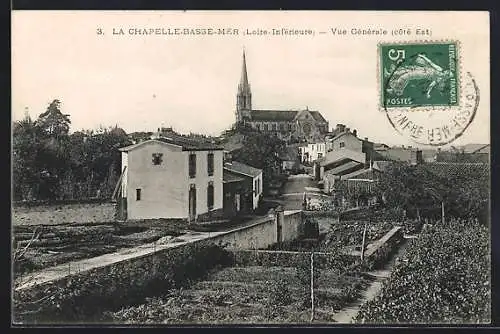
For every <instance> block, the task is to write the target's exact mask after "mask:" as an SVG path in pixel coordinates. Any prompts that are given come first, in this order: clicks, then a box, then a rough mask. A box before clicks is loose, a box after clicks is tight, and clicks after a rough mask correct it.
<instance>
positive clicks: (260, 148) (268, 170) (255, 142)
mask: <svg viewBox="0 0 500 334" xmlns="http://www.w3.org/2000/svg"><path fill="white" fill-rule="evenodd" d="M235 135H239V136H241V135H242V136H243V139H242V142H241V147H240V148H239V149H237V150H235V151H233V153H232V155H233V159H234V160H236V161H239V162H242V163H245V164H248V165H250V166H253V167H255V168H259V169H262V177H263V182H262V183H263V186H264V188H263V190H264V192H267V190H268V189H267V187H268V185H269V184H270V183H271V181H272V180H273V177H275V176H276V175H277V174H279V173H280V171H281V159H280V156H281V155H282V154H284V152H285V150H286V144H285V142H284V141H283V140H281V139H279V138H278V137H276V136H272V135H269V134H265V133H262V132H260V131H258V130H256V129H253V128H252V127H249V126H245V125H238V126H237V127H235V128H234V129H232V130H231V131H227V132H226V134H225V137H226V139H225V141H227V140H229V137H231V136H235ZM223 143H224V141H223V142H222V144H223Z"/></svg>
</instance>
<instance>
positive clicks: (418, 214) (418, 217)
mask: <svg viewBox="0 0 500 334" xmlns="http://www.w3.org/2000/svg"><path fill="white" fill-rule="evenodd" d="M417 219H418V222H419V223H420V210H419V208H417Z"/></svg>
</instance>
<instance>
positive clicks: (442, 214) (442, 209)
mask: <svg viewBox="0 0 500 334" xmlns="http://www.w3.org/2000/svg"><path fill="white" fill-rule="evenodd" d="M441 223H443V224H444V201H443V202H441Z"/></svg>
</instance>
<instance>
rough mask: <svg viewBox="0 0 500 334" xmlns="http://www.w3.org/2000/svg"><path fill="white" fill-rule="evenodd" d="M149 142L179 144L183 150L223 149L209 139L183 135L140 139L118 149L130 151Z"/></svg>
mask: <svg viewBox="0 0 500 334" xmlns="http://www.w3.org/2000/svg"><path fill="white" fill-rule="evenodd" d="M151 142H161V143H167V144H172V145H175V146H180V147H182V150H183V151H216V150H223V148H222V147H221V146H218V145H216V144H214V143H211V142H209V141H201V140H194V139H190V138H185V137H180V136H179V137H172V138H170V137H169V138H164V137H160V138H156V139H150V140H145V141H141V142H140V143H137V144H134V145H130V146H126V147H122V148H120V151H122V152H128V151H131V150H133V149H135V148H137V147H139V146H141V145H144V144H146V143H151Z"/></svg>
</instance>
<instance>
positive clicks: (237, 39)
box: [12, 11, 490, 145]
mask: <svg viewBox="0 0 500 334" xmlns="http://www.w3.org/2000/svg"><path fill="white" fill-rule="evenodd" d="M177 27H179V28H185V27H188V28H197V27H212V28H215V29H217V28H238V29H239V35H237V36H167V35H156V36H137V35H130V34H129V29H130V28H165V29H166V28H177ZM281 27H284V28H296V29H312V30H314V31H315V36H313V37H306V36H281V37H278V36H244V35H242V33H243V31H244V30H246V29H247V28H248V29H256V28H264V29H268V30H270V29H271V28H281ZM336 27H337V28H345V29H347V30H348V31H350V30H351V28H354V27H359V28H375V29H378V28H385V29H387V30H388V31H389V35H388V36H382V37H381V36H364V37H363V36H353V35H347V36H333V35H332V34H331V33H330V32H329V29H330V28H336ZM400 27H405V28H406V27H407V28H411V29H412V31H413V35H412V36H407V37H395V36H391V35H390V31H391V30H393V29H395V28H400ZM98 28H102V29H103V31H104V35H98V34H97V33H96V31H97V29H98ZM120 28H122V29H123V30H124V32H125V35H113V29H115V31H116V32H118V31H119V29H120ZM416 28H422V29H425V28H429V29H431V30H432V36H415V35H414V32H415V29H416ZM319 31H325V32H327V33H326V34H319ZM450 38H451V39H458V40H460V41H461V43H462V58H461V61H462V68H465V69H466V70H468V71H470V72H471V73H472V74H473V76H474V77H475V79H476V81H477V84H478V86H479V87H480V89H481V102H480V106H479V109H478V111H477V115H476V118H475V120H474V122H473V123H472V125H471V126H470V127H469V128H468V130H466V132H465V134H464V135H463V136H462V138H460V139H459V140H457V141H455V143H454V144H455V145H461V144H465V143H489V113H490V109H489V85H490V83H489V22H488V15H487V13H479V12H477V13H464V12H461V13H459V12H448V13H445V12H439V13H424V12H415V13H404V12H399V13H390V12H385V13H375V12H358V13H354V12H211V13H207V12H205V13H203V12H134V13H131V12H97V11H87V12H62V11H59V12H50V11H44V12H36V11H18V12H16V11H14V12H13V13H12V55H13V58H12V87H13V88H12V107H13V110H12V114H13V118H14V120H17V119H20V118H22V117H23V113H24V109H25V107H28V108H29V113H30V115H31V117H32V118H35V117H37V116H38V115H39V114H40V113H41V112H43V111H44V110H45V109H46V107H47V105H48V104H49V102H50V101H51V100H53V99H56V98H57V99H60V100H61V101H62V109H63V112H64V113H67V114H70V115H71V121H72V127H71V129H72V131H76V130H79V129H91V128H97V127H99V125H103V126H114V125H115V124H116V125H118V126H120V127H122V128H123V129H125V131H127V132H132V131H154V130H155V129H156V128H158V127H159V126H162V125H163V126H173V127H174V129H176V130H178V131H180V132H190V131H192V132H198V133H206V134H219V133H220V132H221V131H222V130H224V129H226V128H228V127H229V126H230V125H231V123H232V122H234V110H235V102H236V92H237V84H238V82H239V77H240V73H241V58H242V49H243V47H244V48H245V50H246V54H247V67H248V76H249V80H250V84H251V87H252V93H253V100H252V102H253V107H254V109H267V108H268V109H302V108H305V107H306V106H307V107H308V108H309V109H311V110H319V111H320V112H321V113H322V114H323V115H324V116H325V118H326V119H327V120H328V121H329V122H330V127H333V126H335V124H336V123H344V124H347V126H349V127H351V129H354V128H355V129H357V130H358V133H359V135H360V136H361V137H369V138H370V139H373V140H375V141H380V142H386V143H388V144H410V143H411V142H410V141H409V140H407V139H406V138H405V137H402V136H401V135H399V134H397V133H396V132H395V131H394V130H393V128H392V127H391V126H390V124H389V122H387V120H386V117H385V115H384V114H383V113H381V112H380V111H379V110H378V97H379V93H378V85H377V79H378V78H377V43H378V42H383V41H397V40H404V41H409V40H416V39H431V40H439V39H450Z"/></svg>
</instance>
